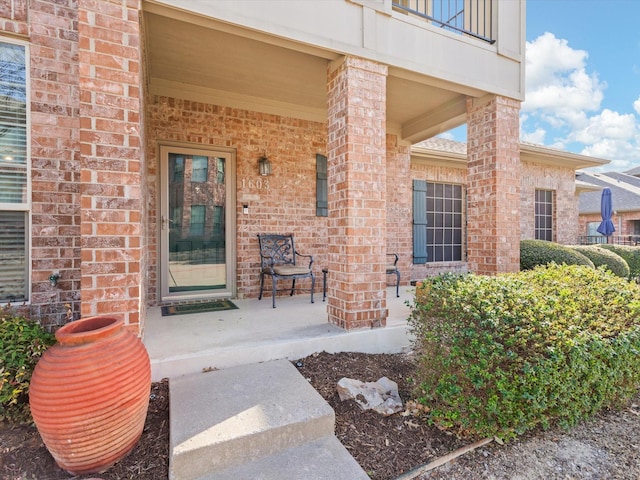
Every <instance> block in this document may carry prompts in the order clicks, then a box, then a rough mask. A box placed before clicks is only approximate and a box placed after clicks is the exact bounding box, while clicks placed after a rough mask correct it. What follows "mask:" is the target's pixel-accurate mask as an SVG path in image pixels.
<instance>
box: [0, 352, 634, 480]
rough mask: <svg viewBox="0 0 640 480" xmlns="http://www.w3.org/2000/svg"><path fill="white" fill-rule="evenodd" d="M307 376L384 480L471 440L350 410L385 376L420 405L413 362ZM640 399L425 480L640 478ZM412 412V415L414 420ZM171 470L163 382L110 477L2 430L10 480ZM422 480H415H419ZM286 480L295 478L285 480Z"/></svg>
mask: <svg viewBox="0 0 640 480" xmlns="http://www.w3.org/2000/svg"><path fill="white" fill-rule="evenodd" d="M298 363H299V364H300V365H299V366H298V369H299V371H300V373H301V374H302V375H303V376H304V377H305V378H307V379H308V380H309V382H310V383H311V384H312V385H313V386H314V388H315V389H316V390H317V391H318V392H319V393H320V395H322V396H323V397H324V398H325V399H326V400H327V402H329V404H330V405H331V406H332V407H333V409H334V410H335V413H336V435H337V437H338V438H339V440H340V441H341V442H342V444H343V445H344V446H345V447H346V448H347V449H348V450H349V452H350V453H351V455H353V457H354V458H355V459H356V460H357V462H358V463H359V464H360V465H361V466H362V467H363V468H364V470H365V471H366V472H367V473H368V474H369V476H370V477H371V478H372V479H374V480H393V479H397V478H398V476H400V475H401V474H402V473H403V472H407V471H411V470H413V469H415V468H416V467H419V466H422V465H424V464H427V463H429V462H431V461H433V460H435V459H436V458H439V457H442V456H444V455H446V454H448V453H450V452H452V451H454V450H456V449H458V448H460V447H463V446H466V445H468V444H469V443H470V441H466V440H459V439H457V438H456V437H454V436H452V435H449V434H447V433H445V432H443V431H440V430H438V429H437V428H435V427H432V426H429V425H428V424H427V423H426V422H424V421H423V419H421V418H418V417H416V416H414V414H415V415H418V416H419V415H420V413H419V411H414V410H413V409H412V408H410V409H408V411H405V412H402V413H398V414H395V415H391V416H388V417H383V416H381V415H380V414H378V413H374V412H372V411H363V410H361V409H360V408H359V407H358V406H357V405H356V403H355V402H353V401H344V402H342V401H340V399H339V397H338V394H337V391H336V384H337V382H338V381H339V380H340V379H341V378H342V377H348V378H353V379H356V380H361V381H364V382H371V381H376V380H378V379H379V378H380V377H383V376H386V377H387V378H389V379H391V380H393V381H395V382H397V383H398V388H399V393H400V396H401V398H402V399H403V401H405V402H406V400H407V399H411V398H412V394H411V391H412V388H413V382H412V378H411V377H412V375H413V367H412V362H411V358H410V357H409V356H406V355H402V354H397V355H367V354H359V353H338V354H327V353H320V354H315V355H311V356H309V357H306V358H303V359H300V360H299V361H298V362H294V364H298ZM639 405H640V393H639V394H638V395H637V396H636V397H635V398H634V399H633V401H632V403H631V404H630V405H629V407H628V408H625V409H623V410H622V411H620V412H603V413H601V414H599V415H597V416H596V418H594V419H593V420H592V421H589V422H583V423H582V424H580V425H577V426H576V427H574V428H573V429H572V430H571V431H570V432H565V431H561V430H558V429H551V430H549V431H546V432H530V433H529V434H527V435H525V436H523V437H522V438H520V439H518V440H516V441H514V442H513V443H509V444H507V445H504V446H500V445H498V444H497V443H495V442H493V443H491V444H489V445H488V446H487V447H483V448H479V449H477V450H475V451H473V452H470V453H468V454H466V455H464V456H463V457H460V458H459V459H457V460H455V461H454V462H450V463H448V464H446V465H445V466H443V467H440V468H439V469H437V470H433V471H430V472H428V473H424V474H422V475H420V476H417V477H416V480H426V479H434V480H435V479H438V480H452V479H455V480H478V479H494V480H495V479H510V478H513V475H514V473H515V472H518V473H519V474H520V477H519V478H545V479H547V480H555V479H562V480H565V479H567V478H572V479H604V478H611V479H617V480H621V479H624V480H637V479H638V478H640V410H639V409H640V406H639ZM409 411H411V412H412V413H411V414H409V413H408V412H409ZM168 471H169V388H168V383H167V382H166V381H163V382H159V383H154V384H153V385H152V391H151V396H150V403H149V412H148V415H147V420H146V424H145V429H144V432H143V434H142V438H141V439H140V442H139V443H138V445H137V446H136V447H135V448H134V450H133V451H132V452H131V453H130V454H129V455H128V456H127V457H126V458H124V459H122V460H121V461H120V462H118V463H117V464H116V465H115V466H113V467H112V468H110V469H109V470H108V471H107V472H105V473H102V474H99V475H91V476H84V477H73V476H71V475H69V474H67V473H66V472H64V471H62V470H61V469H60V468H59V467H58V466H57V465H56V464H55V462H54V461H53V458H52V457H51V455H50V454H49V453H48V451H47V450H46V448H45V447H44V445H43V443H42V441H41V439H40V436H39V434H38V432H37V430H36V429H35V427H33V426H7V425H3V424H0V480H33V479H37V480H69V479H77V480H80V479H82V480H88V479H90V478H91V479H100V480H123V479H136V480H165V479H167V478H168ZM411 478H413V477H411ZM283 480H285V479H283ZM287 480H288V479H287Z"/></svg>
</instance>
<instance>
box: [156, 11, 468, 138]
mask: <svg viewBox="0 0 640 480" xmlns="http://www.w3.org/2000/svg"><path fill="white" fill-rule="evenodd" d="M176 17H178V18H176ZM144 29H145V33H146V40H145V49H146V68H147V75H148V79H149V90H150V92H151V93H152V94H154V93H155V94H160V95H168V96H174V97H177V98H186V99H191V100H197V101H203V102H211V103H215V104H220V105H224V106H230V107H238V108H247V109H254V110H257V111H263V112H266V113H274V114H282V115H289V116H294V117H297V118H304V119H308V120H315V121H320V122H326V118H327V117H326V115H327V114H326V111H327V107H326V90H327V86H326V82H327V72H328V68H329V64H330V62H331V61H332V60H337V59H339V58H340V57H341V55H340V54H339V53H337V52H332V51H328V50H320V49H317V48H315V47H313V46H308V45H300V44H292V43H290V42H288V41H287V40H286V39H283V38H278V37H273V36H267V35H264V34H262V33H260V32H255V31H247V30H242V29H239V28H237V27H233V26H229V25H226V24H221V23H219V22H216V21H214V20H211V19H204V18H202V17H197V16H190V15H188V14H185V13H182V12H181V13H180V14H176V15H174V16H172V17H169V16H165V15H161V14H158V13H153V12H145V13H144ZM429 81H430V80H429V79H426V78H425V79H421V78H416V76H415V75H413V74H411V73H410V72H403V71H396V70H394V69H393V68H391V69H390V71H389V76H388V78H387V130H388V131H389V132H393V133H396V134H398V135H399V136H400V137H401V138H402V139H404V140H406V141H409V142H410V143H416V142H419V141H421V140H424V139H426V138H429V137H431V136H433V135H436V134H437V133H440V132H443V131H446V130H448V129H450V128H453V127H455V126H458V125H461V124H462V123H464V121H465V100H466V96H465V95H462V94H460V93H458V92H455V91H452V90H446V89H444V88H440V87H436V86H433V84H431V85H430V84H429V83H428V82H429ZM432 83H433V82H432Z"/></svg>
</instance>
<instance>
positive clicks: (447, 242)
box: [426, 183, 463, 262]
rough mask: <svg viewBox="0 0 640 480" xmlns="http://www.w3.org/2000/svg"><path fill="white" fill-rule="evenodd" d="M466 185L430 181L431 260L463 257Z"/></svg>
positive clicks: (440, 260)
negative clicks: (464, 192) (463, 214)
mask: <svg viewBox="0 0 640 480" xmlns="http://www.w3.org/2000/svg"><path fill="white" fill-rule="evenodd" d="M462 195H463V191H462V186H461V185H454V184H445V183H427V195H426V196H427V200H426V206H427V219H428V224H427V225H428V226H427V251H428V253H429V256H428V259H427V262H443V261H460V260H462V236H463V233H462V228H463V225H462V224H463V219H462V213H463V211H462V207H463V203H462Z"/></svg>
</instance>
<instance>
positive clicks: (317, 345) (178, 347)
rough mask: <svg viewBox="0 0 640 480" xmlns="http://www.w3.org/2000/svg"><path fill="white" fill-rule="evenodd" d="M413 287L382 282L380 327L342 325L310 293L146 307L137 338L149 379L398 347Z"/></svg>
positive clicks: (403, 341)
mask: <svg viewBox="0 0 640 480" xmlns="http://www.w3.org/2000/svg"><path fill="white" fill-rule="evenodd" d="M413 292H414V289H413V288H412V287H400V298H397V297H396V296H395V288H394V287H389V288H388V289H387V309H388V310H389V316H388V318H387V326H386V327H384V328H373V329H361V330H352V331H349V332H347V331H345V330H343V329H341V328H339V327H336V326H335V325H332V324H330V323H328V322H327V312H326V303H324V302H322V296H320V295H317V296H316V298H317V300H316V303H314V304H311V303H310V302H309V296H308V295H295V296H293V297H289V296H286V297H280V298H278V304H277V305H278V306H277V308H275V309H274V308H271V299H270V298H264V299H262V300H257V299H247V300H233V302H234V303H235V304H236V305H237V306H238V309H237V310H225V311H221V312H210V313H198V314H190V315H177V316H167V317H163V316H162V315H161V311H160V308H159V307H156V308H151V309H150V310H149V311H148V315H147V319H146V323H145V331H144V335H143V343H144V344H145V346H146V348H147V351H148V352H149V356H150V358H151V375H152V379H153V381H159V380H161V379H162V378H174V377H177V376H181V375H186V374H190V373H196V372H201V371H203V370H211V369H221V368H228V367H231V366H236V365H243V364H250V363H258V362H264V361H269V360H277V359H282V358H287V359H292V360H293V359H297V358H302V357H305V356H307V355H310V354H312V353H315V352H321V351H326V352H329V353H335V352H341V351H343V352H346V351H350V352H364V353H397V352H400V351H403V349H406V348H408V346H409V345H410V338H409V334H408V329H407V318H408V317H409V314H410V308H409V307H408V306H407V305H406V302H412V301H413Z"/></svg>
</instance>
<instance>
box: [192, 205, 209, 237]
mask: <svg viewBox="0 0 640 480" xmlns="http://www.w3.org/2000/svg"><path fill="white" fill-rule="evenodd" d="M205 212H206V209H205V206H204V205H192V206H191V227H190V231H189V233H190V234H191V235H204V223H205Z"/></svg>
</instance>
